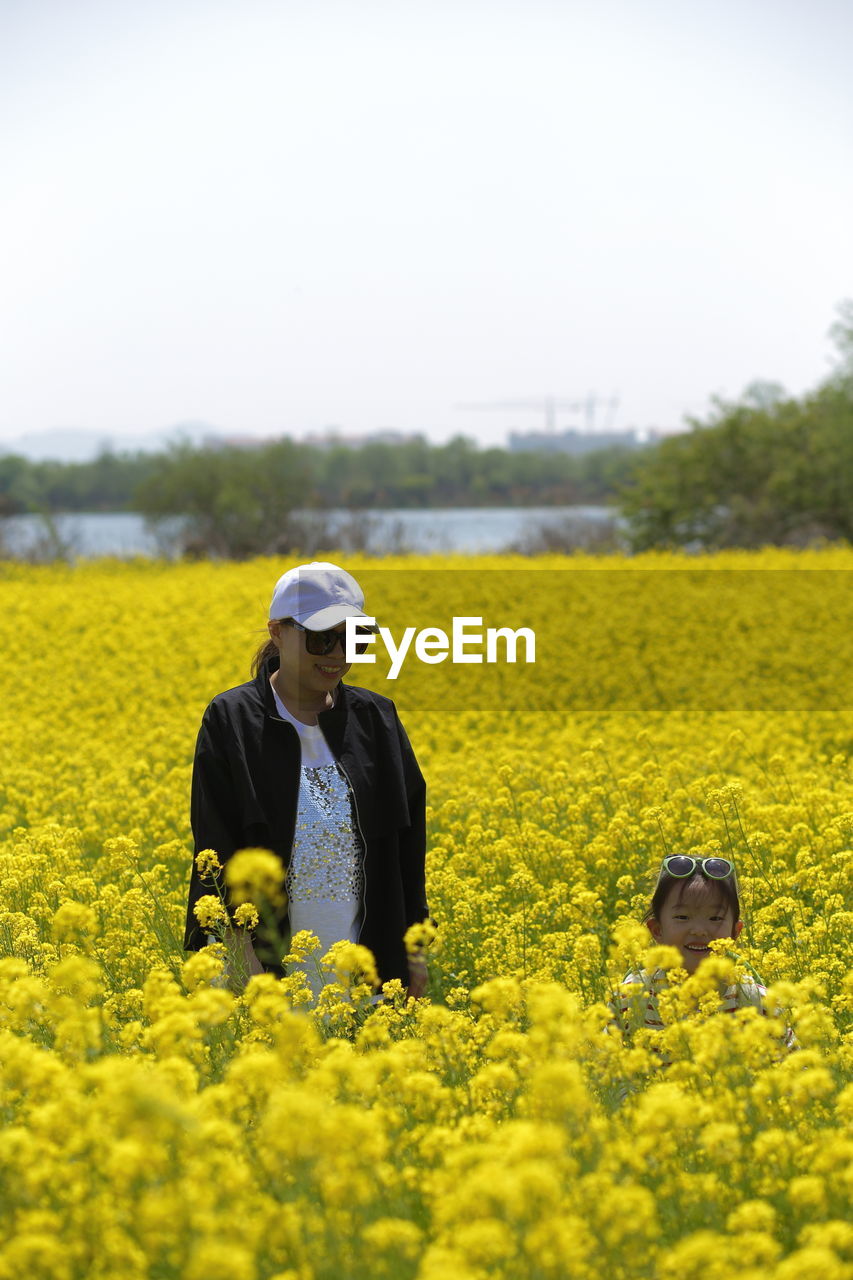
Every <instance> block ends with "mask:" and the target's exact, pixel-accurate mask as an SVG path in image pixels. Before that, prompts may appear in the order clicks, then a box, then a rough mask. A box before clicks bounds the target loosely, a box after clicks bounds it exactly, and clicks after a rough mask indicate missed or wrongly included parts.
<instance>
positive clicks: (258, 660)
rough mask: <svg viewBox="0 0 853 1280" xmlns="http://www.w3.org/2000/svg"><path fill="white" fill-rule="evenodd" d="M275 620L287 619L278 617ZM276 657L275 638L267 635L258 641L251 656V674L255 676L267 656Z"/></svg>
mask: <svg viewBox="0 0 853 1280" xmlns="http://www.w3.org/2000/svg"><path fill="white" fill-rule="evenodd" d="M277 621H278V622H287V621H288V619H287V618H278V619H277ZM277 657H278V646H277V645H276V642H275V640H273V638H272V636H269V635H268V636H267V638H266V640H263V641H262V642H261V643H260V645H259V646H258V649H257V652H256V653H255V656H254V658H252V675H253V676H256V675H257V674H258V672H259V671H260V669H261V667H262V666H263V665H264V663H265V662H266V660H267V658H277Z"/></svg>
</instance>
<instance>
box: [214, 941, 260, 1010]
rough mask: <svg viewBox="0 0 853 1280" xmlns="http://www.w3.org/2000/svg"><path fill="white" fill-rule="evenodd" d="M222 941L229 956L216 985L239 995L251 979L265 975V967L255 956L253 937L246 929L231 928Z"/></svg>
mask: <svg viewBox="0 0 853 1280" xmlns="http://www.w3.org/2000/svg"><path fill="white" fill-rule="evenodd" d="M222 941H223V942H224V943H225V947H226V949H227V951H228V954H227V955H226V957H225V964H224V966H223V969H222V977H221V978H220V979H219V980H218V981H217V983H216V984H215V985H216V986H222V987H227V988H228V990H229V991H233V992H234V993H235V995H239V994H240V992H241V991H242V990H243V989H244V987H245V986H246V983H247V982H248V981H249V979H250V978H254V977H255V976H256V975H257V974H259V973H263V971H264V966H263V965H262V964H261V962H260V960H259V959H258V957H257V955H256V954H255V948H254V947H253V946H252V938H251V935H250V934H249V933H247V931H246V930H245V929H232V928H230V927H229V928H228V929H226V930H225V933H224V934H223V936H222Z"/></svg>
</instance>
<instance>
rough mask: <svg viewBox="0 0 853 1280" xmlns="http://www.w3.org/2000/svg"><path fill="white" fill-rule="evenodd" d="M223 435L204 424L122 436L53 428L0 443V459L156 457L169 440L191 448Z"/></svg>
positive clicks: (42, 459) (61, 460) (198, 423)
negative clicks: (111, 455) (106, 454)
mask: <svg viewBox="0 0 853 1280" xmlns="http://www.w3.org/2000/svg"><path fill="white" fill-rule="evenodd" d="M222 435H223V433H222V432H221V430H220V429H219V428H218V427H212V426H211V425H210V423H208V422H178V423H175V425H174V426H171V427H167V428H166V429H165V430H163V431H151V432H146V433H140V432H135V433H132V434H127V435H125V434H124V433H119V432H115V433H113V434H111V433H110V432H109V431H87V430H85V429H83V428H80V429H75V428H72V427H67V428H57V429H56V430H54V431H28V432H25V433H24V434H23V435H20V436H13V437H9V438H7V439H0V455H2V454H9V453H14V454H18V455H20V456H21V457H23V458H28V459H29V460H30V462H43V461H46V460H47V459H50V460H51V461H56V462H90V461H91V460H92V459H93V458H96V457H97V456H98V454H99V453H103V452H104V450H105V449H108V450H109V451H110V452H112V453H158V452H160V451H162V450H163V449H164V448H165V447H166V445H167V444H168V443H169V441H170V440H174V439H176V438H180V439H183V440H189V441H191V442H192V443H193V444H201V443H203V442H204V441H205V440H209V439H217V440H218V439H220V438H221V436H222Z"/></svg>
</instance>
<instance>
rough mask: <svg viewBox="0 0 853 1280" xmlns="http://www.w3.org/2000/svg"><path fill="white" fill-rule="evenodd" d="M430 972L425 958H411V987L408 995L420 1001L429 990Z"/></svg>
mask: <svg viewBox="0 0 853 1280" xmlns="http://www.w3.org/2000/svg"><path fill="white" fill-rule="evenodd" d="M428 982H429V970H428V969H427V962H426V960H425V959H424V958H423V956H409V987H408V991H407V992H406V994H407V995H410V996H413V997H414V998H415V1000H417V999H419V998H420V997H421V996H422V995H423V994H424V993H425V991H426V989H427V983H428Z"/></svg>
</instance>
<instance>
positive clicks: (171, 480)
mask: <svg viewBox="0 0 853 1280" xmlns="http://www.w3.org/2000/svg"><path fill="white" fill-rule="evenodd" d="M309 485H310V474H309V469H308V465H307V459H306V457H305V454H304V451H303V450H302V449H300V447H299V446H298V445H296V444H295V443H294V442H293V441H292V440H286V439H284V440H277V441H275V442H273V443H270V444H267V445H264V446H262V447H261V448H257V449H246V448H238V447H235V446H226V447H223V448H209V447H208V448H196V447H194V446H193V445H190V444H187V443H178V444H174V445H172V446H171V448H170V449H169V450H168V452H167V453H166V454H164V455H162V456H161V457H160V459H159V461H158V465H157V466H156V468H155V470H154V471H153V473H152V474H151V475H150V476H149V477H148V479H147V480H145V481H144V482H143V483H142V484H141V485H140V486H139V488H138V489H137V491H136V495H135V498H136V503H137V508H138V510H140V511H142V512H143V514H144V515H146V516H147V517H148V519H149V521H151V522H152V524H154V526H155V527H162V524H163V522H164V521H167V520H172V519H174V517H182V518H183V520H182V531H181V535H180V536H181V540H182V543H183V548H184V550H186V551H194V552H196V553H198V554H203V555H219V556H224V557H228V558H230V559H243V558H245V557H248V556H253V555H273V554H276V553H278V552H282V551H289V550H291V548H292V547H293V546H294V545H296V543H295V539H296V537H297V535H296V533H295V530H294V526H293V520H292V515H293V510H294V508H295V507H297V506H304V505H306V498H307V494H308V489H309Z"/></svg>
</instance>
